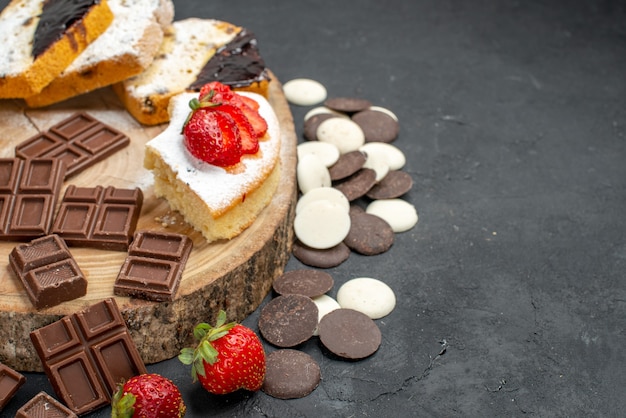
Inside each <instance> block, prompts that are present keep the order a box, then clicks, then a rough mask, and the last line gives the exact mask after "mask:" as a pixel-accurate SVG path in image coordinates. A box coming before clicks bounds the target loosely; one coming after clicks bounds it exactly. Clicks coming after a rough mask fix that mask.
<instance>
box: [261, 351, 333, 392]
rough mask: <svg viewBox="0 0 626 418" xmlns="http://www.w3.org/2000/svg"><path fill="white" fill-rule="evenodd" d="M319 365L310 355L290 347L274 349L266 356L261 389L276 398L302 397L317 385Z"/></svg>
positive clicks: (319, 374) (318, 381) (319, 376)
mask: <svg viewBox="0 0 626 418" xmlns="http://www.w3.org/2000/svg"><path fill="white" fill-rule="evenodd" d="M320 379H321V372H320V366H319V364H317V362H316V361H315V359H313V357H311V356H310V355H308V354H306V353H304V352H302V351H298V350H292V349H282V350H276V351H273V352H271V353H270V354H268V356H267V358H266V372H265V380H264V381H263V386H262V387H261V390H263V392H265V393H266V394H268V395H270V396H273V397H274V398H278V399H297V398H303V397H305V396H306V395H308V394H309V393H311V392H313V390H314V389H315V388H316V387H317V386H318V385H319V383H320Z"/></svg>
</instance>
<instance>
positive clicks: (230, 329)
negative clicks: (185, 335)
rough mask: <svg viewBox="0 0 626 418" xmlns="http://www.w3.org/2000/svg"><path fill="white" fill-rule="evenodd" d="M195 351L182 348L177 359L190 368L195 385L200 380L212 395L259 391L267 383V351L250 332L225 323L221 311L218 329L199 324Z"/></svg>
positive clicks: (232, 323) (195, 334) (241, 327)
mask: <svg viewBox="0 0 626 418" xmlns="http://www.w3.org/2000/svg"><path fill="white" fill-rule="evenodd" d="M194 337H195V338H196V339H197V340H199V343H198V345H197V346H196V348H195V349H194V348H183V349H182V350H181V352H180V355H179V356H178V358H179V360H180V361H181V362H182V363H184V364H191V365H192V367H191V374H192V377H193V380H194V382H195V381H196V380H199V381H200V383H201V384H202V386H203V387H204V388H205V389H206V390H207V391H209V392H210V393H213V394H216V395H224V394H227V393H231V392H235V391H236V390H239V389H245V390H249V391H257V390H259V389H261V386H262V385H263V380H264V379H265V351H264V350H263V345H262V344H261V340H260V339H259V337H258V336H257V335H256V334H255V333H254V331H252V330H251V329H250V328H247V327H245V326H243V325H241V324H237V323H236V322H229V323H226V313H225V312H224V311H220V313H219V315H218V318H217V323H216V325H215V327H212V326H211V325H209V324H206V323H200V324H198V325H197V326H196V327H195V328H194Z"/></svg>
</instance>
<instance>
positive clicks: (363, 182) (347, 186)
mask: <svg viewBox="0 0 626 418" xmlns="http://www.w3.org/2000/svg"><path fill="white" fill-rule="evenodd" d="M375 184H376V171H374V170H372V169H371V168H362V169H360V170H359V171H358V172H357V173H356V174H353V175H352V176H350V177H348V178H347V179H345V180H342V181H341V182H339V183H335V184H333V187H334V188H336V189H337V190H339V191H340V192H342V193H343V194H345V195H346V197H347V198H348V200H349V201H351V202H352V201H353V200H356V199H358V198H359V197H361V196H365V194H366V193H367V192H368V191H369V190H370V189H371V188H372V187H374V185H375Z"/></svg>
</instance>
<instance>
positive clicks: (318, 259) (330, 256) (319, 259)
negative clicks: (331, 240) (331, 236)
mask: <svg viewBox="0 0 626 418" xmlns="http://www.w3.org/2000/svg"><path fill="white" fill-rule="evenodd" d="M291 251H292V253H293V256H294V257H296V258H297V259H298V260H300V262H301V263H302V264H306V265H307V266H310V267H318V268H322V269H328V268H331V267H337V266H338V265H340V264H341V263H343V262H344V261H346V260H347V259H348V258H349V257H350V252H351V251H350V248H348V246H347V245H346V244H344V243H343V242H340V243H339V244H337V245H335V246H334V247H332V248H327V249H325V250H318V249H315V248H311V247H308V246H307V245H305V244H303V243H302V242H300V241H298V240H296V242H294V243H293V247H292V249H291Z"/></svg>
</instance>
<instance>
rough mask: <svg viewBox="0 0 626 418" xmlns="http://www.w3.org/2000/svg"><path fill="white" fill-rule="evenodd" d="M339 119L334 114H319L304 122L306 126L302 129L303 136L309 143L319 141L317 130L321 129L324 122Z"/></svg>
mask: <svg viewBox="0 0 626 418" xmlns="http://www.w3.org/2000/svg"><path fill="white" fill-rule="evenodd" d="M337 117H339V116H337V115H336V114H334V113H319V114H317V115H313V116H311V117H310V118H308V119H307V120H305V121H304V125H303V127H302V134H303V135H304V138H305V139H307V140H309V141H317V128H319V126H320V125H321V124H322V122H324V121H325V120H328V119H332V118H337Z"/></svg>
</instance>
